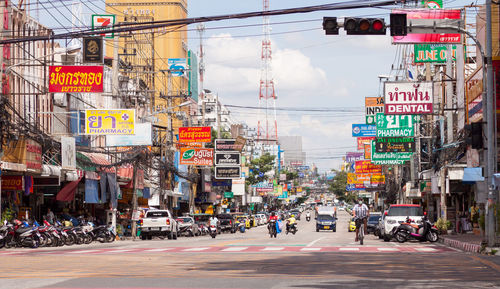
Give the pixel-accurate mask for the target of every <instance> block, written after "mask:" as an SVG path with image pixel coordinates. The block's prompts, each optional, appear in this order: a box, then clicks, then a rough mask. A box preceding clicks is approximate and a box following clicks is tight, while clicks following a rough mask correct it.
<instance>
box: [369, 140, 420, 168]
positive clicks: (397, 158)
mask: <svg viewBox="0 0 500 289" xmlns="http://www.w3.org/2000/svg"><path fill="white" fill-rule="evenodd" d="M412 156H413V153H410V152H408V153H393V152H387V153H379V152H377V150H376V148H375V141H372V159H371V162H372V163H373V164H377V165H402V164H404V163H405V161H409V160H410V158H411V157H412Z"/></svg>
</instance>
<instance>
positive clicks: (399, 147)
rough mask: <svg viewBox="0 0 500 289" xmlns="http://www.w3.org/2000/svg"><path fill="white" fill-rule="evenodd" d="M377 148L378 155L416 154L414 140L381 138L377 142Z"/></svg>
mask: <svg viewBox="0 0 500 289" xmlns="http://www.w3.org/2000/svg"><path fill="white" fill-rule="evenodd" d="M375 148H376V151H377V152H378V153H387V152H393V153H409V152H415V143H414V139H413V138H396V137H395V138H381V139H377V140H376V141H375Z"/></svg>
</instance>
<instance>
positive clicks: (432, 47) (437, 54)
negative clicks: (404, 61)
mask: <svg viewBox="0 0 500 289" xmlns="http://www.w3.org/2000/svg"><path fill="white" fill-rule="evenodd" d="M448 54H449V52H448V45H446V44H415V45H414V61H415V63H424V62H430V63H444V62H446V60H447V59H448ZM456 56H457V46H456V45H453V47H452V49H451V59H452V60H453V61H455V60H456Z"/></svg>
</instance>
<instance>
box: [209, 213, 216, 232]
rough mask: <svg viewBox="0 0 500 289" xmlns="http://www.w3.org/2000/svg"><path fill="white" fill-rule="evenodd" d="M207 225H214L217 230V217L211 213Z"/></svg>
mask: <svg viewBox="0 0 500 289" xmlns="http://www.w3.org/2000/svg"><path fill="white" fill-rule="evenodd" d="M208 225H209V226H214V227H215V229H216V230H217V231H219V219H218V218H217V217H216V216H215V215H212V216H211V217H210V220H209V224H208Z"/></svg>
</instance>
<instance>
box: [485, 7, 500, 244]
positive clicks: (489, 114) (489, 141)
mask: <svg viewBox="0 0 500 289" xmlns="http://www.w3.org/2000/svg"><path fill="white" fill-rule="evenodd" d="M491 30H492V19H491V0H486V51H485V54H486V56H485V62H486V63H483V65H486V101H484V98H483V105H484V104H485V103H486V107H484V112H485V114H486V115H485V119H486V154H485V156H486V157H487V159H486V162H487V176H486V185H487V189H488V203H487V204H486V227H485V229H486V237H487V241H488V246H490V247H493V246H495V243H496V232H495V223H496V220H495V212H494V211H493V204H494V203H496V201H497V197H496V195H495V190H494V188H493V184H492V181H493V174H495V172H496V165H497V162H496V153H497V152H496V149H495V148H496V141H497V140H496V132H495V131H494V129H495V123H494V120H495V109H496V108H495V107H494V106H493V104H494V101H493V63H492V58H491V55H492V38H491V37H492V35H491ZM483 79H484V75H483Z"/></svg>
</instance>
